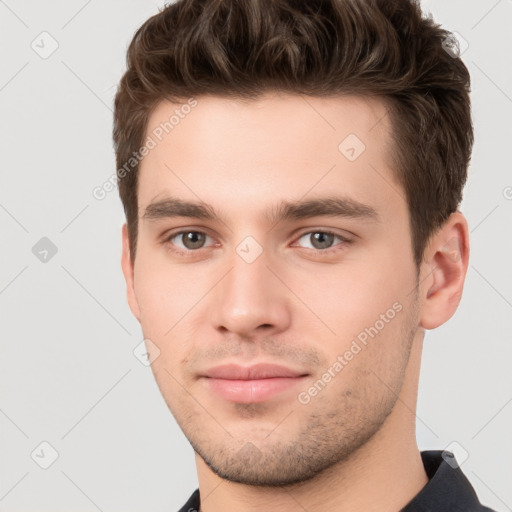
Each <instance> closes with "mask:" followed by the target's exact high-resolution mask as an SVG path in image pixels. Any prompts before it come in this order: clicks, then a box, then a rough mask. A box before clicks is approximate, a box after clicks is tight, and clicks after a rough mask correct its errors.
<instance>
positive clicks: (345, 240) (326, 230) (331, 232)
mask: <svg viewBox="0 0 512 512" xmlns="http://www.w3.org/2000/svg"><path fill="white" fill-rule="evenodd" d="M312 233H323V234H328V235H333V236H334V237H337V238H338V239H339V240H340V241H341V242H340V243H338V244H335V245H333V246H332V247H328V248H327V249H315V248H310V247H302V248H303V249H309V250H311V251H315V252H317V253H329V252H330V251H336V250H338V249H337V248H338V246H340V245H342V246H343V245H346V244H350V243H352V239H350V238H348V237H347V236H345V235H342V234H340V233H337V232H336V231H334V230H332V229H330V228H313V229H311V228H309V229H308V230H307V231H304V232H302V233H300V234H298V235H297V236H296V241H298V240H300V239H301V238H302V237H304V236H305V235H311V234H312ZM295 243H296V242H295Z"/></svg>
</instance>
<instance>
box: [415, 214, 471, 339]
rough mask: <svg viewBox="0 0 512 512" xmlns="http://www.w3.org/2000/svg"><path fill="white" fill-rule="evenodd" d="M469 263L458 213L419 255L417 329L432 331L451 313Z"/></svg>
mask: <svg viewBox="0 0 512 512" xmlns="http://www.w3.org/2000/svg"><path fill="white" fill-rule="evenodd" d="M468 261H469V232H468V223H467V221H466V218H465V217H464V216H463V215H462V213H460V212H455V213H452V214H451V215H450V217H448V219H447V220H446V221H445V222H444V224H443V225H442V227H441V228H440V229H439V230H438V231H437V232H436V233H435V234H434V235H433V236H432V238H431V239H430V241H429V242H428V244H427V247H426V248H425V251H424V253H423V262H422V266H421V272H420V300H421V304H422V306H421V315H420V326H421V327H423V328H424V329H435V328H436V327H439V326H440V325H442V324H444V323H445V322H446V321H447V320H449V319H450V318H451V317H452V316H453V314H454V313H455V311H456V309H457V307H458V305H459V302H460V299H461V297H462V289H463V286H464V279H465V277H466V272H467V269H468Z"/></svg>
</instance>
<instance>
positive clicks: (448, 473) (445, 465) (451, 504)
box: [400, 450, 493, 512]
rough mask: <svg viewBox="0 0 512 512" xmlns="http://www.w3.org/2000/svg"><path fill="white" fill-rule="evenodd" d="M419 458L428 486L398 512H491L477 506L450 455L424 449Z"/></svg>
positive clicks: (471, 491)
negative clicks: (446, 511) (421, 461)
mask: <svg viewBox="0 0 512 512" xmlns="http://www.w3.org/2000/svg"><path fill="white" fill-rule="evenodd" d="M421 459H422V460H423V466H424V467H425V473H427V476H428V479H429V480H428V483H427V485H425V487H423V489H422V490H421V491H420V492H419V493H418V494H417V495H416V496H415V497H414V498H413V499H412V500H411V501H410V502H409V503H408V504H407V505H406V506H405V507H404V508H403V509H402V510H401V511H400V512H434V511H445V510H449V511H450V512H493V511H492V510H491V509H490V508H486V507H484V506H483V505H481V504H480V502H479V501H478V497H477V495H476V493H475V491H474V489H473V487H472V486H471V484H470V483H469V480H468V479H467V478H466V477H465V475H464V473H463V472H462V471H461V469H460V467H459V465H458V464H457V460H456V459H455V457H454V456H453V453H452V452H449V451H444V452H443V451H442V450H427V451H423V452H421Z"/></svg>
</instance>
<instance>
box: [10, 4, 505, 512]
mask: <svg viewBox="0 0 512 512" xmlns="http://www.w3.org/2000/svg"><path fill="white" fill-rule="evenodd" d="M422 5H423V6H424V8H425V9H426V10H428V11H431V12H432V13H433V14H434V17H435V18H436V20H437V21H439V22H440V23H442V24H443V25H444V26H445V27H446V28H448V29H450V30H455V31H457V32H458V33H460V34H461V35H462V37H463V38H464V39H465V40H466V41H467V43H468V44H469V46H468V48H467V50H466V51H465V52H464V53H463V59H464V61H465V62H466V65H467V66H468V68H469V70H470V73H471V75H472V82H473V86H472V91H473V92H472V101H473V115H474V123H475V132H476V145H475V150H474V153H473V159H472V164H471V168H470V172H469V183H468V186H467V188H466V192H465V198H464V203H463V205H462V211H463V212H464V213H465V214H466V216H467V218H468V220H469V223H470V229H471V231H472V233H471V237H472V252H471V258H470V268H469V271H468V276H467V281H466V287H465V293H464V296H463V299H462V303H461V305H460V308H459V310H458V312H457V314H456V315H455V317H454V318H453V319H452V320H451V321H450V322H448V324H446V325H445V326H442V327H441V328H439V329H437V330H435V331H432V332H428V333H427V336H426V340H425V347H424V358H423V367H422V374H421V378H420V390H419V404H418V411H417V416H418V428H417V436H418V442H419V445H420V448H421V449H443V448H445V447H449V448H450V449H452V450H453V451H455V454H456V456H458V457H459V459H460V462H462V469H463V471H464V472H465V473H466V475H467V476H468V478H469V479H470V480H471V482H472V484H473V485H474V487H475V488H476V490H477V492H478V494H479V496H480V498H481V500H482V502H483V503H485V504H487V505H489V506H491V507H493V508H495V509H496V510H498V511H506V510H511V507H512V487H511V486H510V482H511V481H512V467H511V460H512V457H511V455H512V441H511V436H510V433H511V432H512V428H511V427H512V403H511V402H512V386H511V380H512V379H511V373H512V372H511V371H510V366H511V365H510V363H511V361H512V358H511V355H512V354H511V352H512V348H511V343H510V341H511V337H510V334H511V325H510V313H511V307H512V286H511V284H512V279H511V266H510V261H512V258H511V256H512V254H511V253H512V251H511V249H512V248H511V237H510V232H511V231H510V214H511V210H512V188H511V187H512V177H511V175H510V172H509V169H510V163H511V162H510V160H511V157H510V154H511V153H510V145H511V142H512V137H511V131H512V130H511V116H510V112H511V104H512V99H511V98H512V77H511V74H512V73H511V67H510V27H511V26H512V24H511V21H512V2H511V1H510V0H500V1H496V0H489V1H479V2H476V1H474V2H467V1H465V2H463V1H459V2H452V1H446V0H444V1H441V0H439V1H435V2H434V1H427V2H423V4H422ZM162 6H163V2H153V3H152V2H148V1H142V0H131V1H126V0H125V1H123V2H121V1H120V0H111V1H103V2H100V1H98V0H92V1H91V0H89V1H72V2H71V1H67V2H64V1H61V2H57V1H54V2H35V1H32V2H28V1H22V0H20V1H15V0H7V1H6V2H3V1H2V2H0V16H1V18H0V19H1V27H0V44H1V48H2V49H3V52H2V66H1V70H0V88H1V94H0V98H1V128H0V129H1V134H0V135H1V136H0V141H1V159H2V167H1V169H2V184H1V187H0V222H1V233H2V250H1V252H0V258H1V260H0V301H1V308H2V321H1V324H0V328H1V334H2V346H1V350H2V354H1V373H0V375H1V379H2V382H1V384H2V395H1V403H0V423H1V432H2V437H1V456H0V464H1V479H0V510H1V511H28V510H30V511H35V510H37V511H52V512H58V511H69V510H73V511H95V510H101V511H105V512H106V511H140V510H146V511H148V510H152V511H167V512H170V511H174V510H177V509H178V508H179V507H180V506H181V505H183V503H184V502H185V501H186V499H187V498H188V496H189V495H190V494H191V492H192V491H193V489H195V488H196V485H197V479H196V473H195V465H194V459H193V451H192V449H191V447H190V446H189V444H188V442H187V440H186V438H185V437H184V436H183V434H182V433H181V431H180V429H179V428H178V426H177V425H176V423H175V421H174V419H173V418H172V416H171V414H170V413H169V411H168V409H167V407H166V405H165V403H164V401H163V399H162V397H161V396H160V392H159V390H158V388H157V386H156V384H155V382H154V380H153V376H152V373H151V370H150V368H149V367H146V366H144V365H143V364H141V363H140V362H139V360H138V359H137V358H136V357H135V356H134V354H133V350H134V348H135V347H136V346H137V345H138V344H139V343H140V342H141V340H142V334H141V331H140V328H139V325H138V323H137V322H136V320H135V319H134V318H133V317H132V316H131V313H130V311H129V309H128V306H127V304H126V300H125V287H124V281H123V277H122V273H121V269H120V254H121V252H120V251H121V244H120V240H121V238H120V227H121V224H122V222H123V214H122V208H121V204H120V201H119V199H118V195H117V190H114V191H112V192H110V194H108V195H107V197H106V198H105V199H103V200H102V201H99V200H96V199H95V198H94V197H93V195H92V190H93V189H94V187H96V186H99V185H102V184H103V183H104V182H105V180H107V179H108V178H109V177H110V176H111V175H112V174H113V173H114V172H115V164H114V153H113V149H112V142H111V128H112V112H111V108H112V101H113V97H114V94H115V89H116V86H117V83H118V81H119V79H120V77H121V74H122V72H123V70H124V59H125V50H126V47H127V44H128V42H129V41H130V39H131V37H132V35H133V33H134V31H135V29H136V28H137V27H138V26H139V25H140V24H141V23H142V22H143V21H144V20H146V19H147V18H148V17H149V16H150V15H152V14H155V13H156V12H157V10H158V8H159V7H162ZM43 31H46V32H48V33H49V34H50V36H48V35H42V36H41V35H40V34H41V32H43ZM53 41H56V43H54V42H53ZM52 44H58V48H57V49H56V51H55V52H54V53H53V54H51V55H50V56H47V55H44V52H49V51H50V50H51V49H52ZM33 47H34V48H33ZM42 53H43V56H44V57H47V58H42V56H41V54H42ZM43 237H47V238H48V239H49V240H50V241H51V242H52V243H53V244H54V246H55V247H56V248H57V253H56V254H55V255H52V251H51V247H49V246H48V241H42V242H40V240H41V238H43ZM38 243H39V245H36V244H38ZM45 244H46V245H45ZM34 246H36V249H33V247H34ZM45 250H47V251H48V252H47V253H45V252H44V251H45ZM34 252H35V254H34ZM45 257H46V261H41V258H43V259H44V258H45ZM43 441H45V442H47V443H49V444H50V445H51V446H52V447H53V449H54V450H56V452H58V458H57V459H56V460H55V461H54V462H53V464H52V465H51V466H50V467H48V469H42V468H41V467H40V465H41V464H42V465H45V464H48V463H50V462H51V461H52V459H51V456H52V449H51V448H49V447H48V446H47V445H43V446H40V444H41V443H42V442H43ZM454 443H455V444H454ZM31 454H32V455H31ZM465 457H467V458H465ZM464 459H465V460H464Z"/></svg>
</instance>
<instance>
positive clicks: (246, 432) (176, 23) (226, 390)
mask: <svg viewBox="0 0 512 512" xmlns="http://www.w3.org/2000/svg"><path fill="white" fill-rule="evenodd" d="M449 36H450V34H449V33H447V32H446V31H444V30H442V29H441V28H440V27H439V26H438V25H436V24H435V23H434V22H433V20H432V19H428V18H424V17H422V14H421V10H420V8H419V6H418V5H417V4H415V3H412V2H410V1H406V0H400V1H369V0H332V1H330V2H316V1H315V2H292V1H291V0H289V1H277V0H276V1H263V0H253V1H248V2H237V1H232V0H224V1H219V0H211V1H210V0H207V1H202V2H200V1H196V0H190V1H178V2H176V3H174V4H171V5H169V6H167V7H165V9H163V10H162V12H160V13H159V14H157V15H156V16H154V17H152V18H150V19H149V20H148V21H147V22H146V23H144V25H143V26H142V27H141V28H140V29H139V30H138V31H137V33H136V34H135V36H134V38H133V41H132V42H131V44H130V47H129V50H128V69H127V71H126V74H125V75H124V76H123V78H122V80H121V84H120V87H119V90H118V92H117V96H116V102H115V119H114V123H115V124H114V142H115V147H116V158H117V166H118V179H119V189H120V195H121V199H122V201H123V205H124V209H125V213H126V218H127V223H126V224H125V225H124V226H123V232H122V239H123V255H122V268H123V273H124V276H125V278H126V283H127V294H128V301H129V305H130V308H131V310H132V312H133V314H134V315H135V316H136V318H137V319H138V321H139V322H140V324H141V327H142V331H143V334H144V337H145V340H146V346H147V349H148V354H149V358H150V361H152V369H153V373H154V375H155V378H156V381H157V383H158V385H159V387H160V390H161V392H162V394H163V397H164V399H165V400H166V403H167V405H168V407H169V409H170V411H171V412H172V414H173V415H174V417H175V419H176V421H177V422H178V424H179V426H180V427H181V429H182V430H183V432H184V434H185V435H186V437H187V438H188V440H189V441H190V443H191V445H192V447H193V448H194V451H195V458H196V466H197V474H198V480H199V488H198V489H197V490H196V491H195V492H194V493H193V495H192V496H191V498H190V500H189V501H188V502H187V503H186V504H185V505H184V506H183V508H182V509H181V510H182V511H192V510H201V511H202V512H219V511H226V510H229V511H230V510H237V511H252V510H265V511H291V510H307V511H309V512H313V511H317V510H318V511H319V510H332V511H338V510H339V511H342V510H343V511H370V510H375V511H377V510H378V511H379V512H394V511H398V510H404V511H407V512H411V511H418V510H422V511H424V510H429V511H441V510H442V511H448V510H449V511H455V510H460V511H484V510H489V509H488V508H486V507H484V506H482V505H481V504H480V503H479V501H478V498H477V497H476V495H475V492H474V490H473V488H472V487H471V484H470V483H469V481H468V480H467V479H466V477H465V476H464V475H463V473H462V472H461V470H460V468H459V467H458V465H457V462H456V459H455V458H454V457H453V454H452V453H450V452H449V451H444V452H443V451H442V450H438V451H436V450H433V451H425V452H420V451H419V450H418V446H417V442H416V437H415V410H416V396H417V388H418V377H419V370H420V359H421V351H422V343H423V337H424V333H425V330H427V329H434V328H436V327H438V326H439V325H442V324H443V323H444V322H446V321H447V320H448V319H449V318H450V317H451V316H452V315H453V314H454V313H455V310H456V309H457V306H458V304H459V301H460V298H461V294H462V289H463V284H464V279H465V275H466V270H467V266H468V251H469V240H468V226H467V222H466V219H465V218H464V216H463V215H462V214H461V213H460V212H459V211H458V210H457V208H458V205H459V203H460V201H461V197H462V189H463V186H464V183H465V180H466V173H467V166H468V163H469V159H470V154H471V149H472V144H473V130H472V123H471V113H470V100H469V85H470V79H469V74H468V71H467V69H466V67H465V66H464V64H463V63H462V61H461V60H460V58H458V57H457V56H456V55H455V54H454V52H453V51H446V46H447V44H446V42H447V41H450V39H449ZM452 50H453V48H452Z"/></svg>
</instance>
